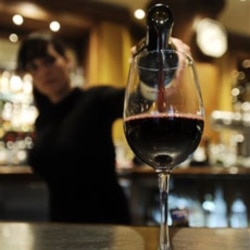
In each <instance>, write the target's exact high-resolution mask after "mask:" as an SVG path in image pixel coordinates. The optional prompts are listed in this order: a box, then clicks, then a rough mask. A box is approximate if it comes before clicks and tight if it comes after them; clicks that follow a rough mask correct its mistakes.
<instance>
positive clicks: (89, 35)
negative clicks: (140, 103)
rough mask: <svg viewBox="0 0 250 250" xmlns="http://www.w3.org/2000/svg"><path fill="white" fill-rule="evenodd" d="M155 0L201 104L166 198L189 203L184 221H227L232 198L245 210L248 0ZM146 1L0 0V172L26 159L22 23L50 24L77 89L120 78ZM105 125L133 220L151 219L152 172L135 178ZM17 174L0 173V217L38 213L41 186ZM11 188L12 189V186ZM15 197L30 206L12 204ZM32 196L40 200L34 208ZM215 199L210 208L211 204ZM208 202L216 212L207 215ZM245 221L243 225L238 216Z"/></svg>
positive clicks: (34, 27)
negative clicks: (188, 54)
mask: <svg viewBox="0 0 250 250" xmlns="http://www.w3.org/2000/svg"><path fill="white" fill-rule="evenodd" d="M163 2H165V3H167V4H169V6H170V8H171V9H172V11H173V15H174V28H173V36H175V37H178V38H180V39H182V40H183V41H184V42H185V43H187V44H188V45H189V46H190V47H191V49H192V55H193V58H194V60H195V62H196V67H197V73H198V76H199V79H200V85H201V90H202V94H203V99H204V104H205V112H206V121H205V122H206V123H205V132H204V135H203V139H202V142H201V145H200V146H199V148H198V149H197V151H196V152H195V154H194V155H193V156H192V158H191V159H189V161H188V162H187V163H185V165H183V169H184V168H185V169H186V170H180V171H184V172H181V173H182V174H180V175H177V176H176V177H175V178H173V179H174V180H173V183H172V189H171V190H173V194H172V198H173V199H170V200H171V202H172V203H171V206H172V208H175V207H178V206H180V207H184V208H185V207H186V208H188V209H189V211H192V216H193V217H191V221H192V223H191V225H192V226H201V225H203V226H204V225H208V226H211V227H212V226H216V224H215V223H216V221H218V219H216V218H218V217H216V215H217V216H219V218H222V217H221V213H223V214H224V215H223V216H225V218H226V219H225V220H224V221H222V222H221V223H224V224H221V225H223V226H225V225H226V226H229V225H230V223H229V219H232V220H236V221H237V218H238V217H237V218H236V219H235V217H232V216H231V208H232V209H233V208H234V209H235V207H236V211H238V210H240V211H243V212H244V213H245V214H243V215H242V214H241V215H242V216H246V209H247V208H248V207H249V205H250V204H249V199H248V197H247V195H248V194H247V192H248V190H249V187H248V186H249V184H248V183H249V178H250V171H249V167H250V128H249V127H250V0H209V1H208V0H165V1H163ZM148 3H149V2H148V1H147V0H133V1H128V0H71V1H68V0H60V1H59V0H53V1H45V0H30V1H24V0H0V121H1V122H0V165H1V166H2V167H3V168H5V170H1V171H2V172H1V173H4V171H5V172H6V169H7V168H6V167H7V166H8V167H14V166H15V167H16V169H18V167H21V168H22V167H28V166H26V156H27V154H26V152H27V149H29V148H30V147H32V143H33V136H34V134H33V123H34V120H35V118H36V116H37V112H36V109H35V107H34V106H33V99H32V79H31V78H30V76H29V75H25V76H19V75H16V73H15V66H16V62H15V61H16V51H17V48H18V46H19V43H20V41H21V40H22V39H23V38H24V37H25V36H26V35H27V34H29V33H30V32H35V31H38V30H39V31H41V30H46V31H51V32H55V34H56V35H57V36H59V37H61V38H63V39H64V40H65V41H66V42H67V43H68V44H69V45H70V50H69V55H70V56H71V57H72V60H73V62H74V67H73V70H72V79H73V83H74V84H76V85H78V86H80V87H83V88H87V87H90V86H93V85H100V84H109V85H114V86H117V87H122V86H125V84H126V78H127V73H128V65H129V63H128V62H129V57H130V49H131V47H132V46H134V45H136V44H137V43H138V42H139V41H140V40H141V39H142V38H143V37H144V36H145V34H146V26H145V11H146V10H147V6H148ZM143 11H144V12H143ZM113 131H114V132H113V133H114V141H115V144H116V148H117V169H118V174H119V176H120V180H121V183H122V184H123V185H124V188H126V189H127V191H128V195H131V200H132V204H131V207H132V210H133V213H134V222H135V223H138V224H144V223H158V219H159V217H158V216H159V213H158V211H157V209H156V208H157V207H158V201H157V200H154V199H156V198H155V197H157V196H156V195H155V192H156V190H157V184H156V183H155V182H154V181H155V176H154V175H152V178H153V179H152V180H151V177H150V176H151V175H147V178H146V181H145V179H144V178H145V176H142V175H141V173H143V174H145V173H144V172H143V171H141V172H140V171H139V170H138V169H139V167H138V168H137V167H135V165H134V162H133V160H134V156H133V154H132V153H131V151H130V150H129V148H128V146H127V144H126V141H125V138H124V135H123V129H122V121H121V120H119V121H117V123H115V124H114V130H113ZM194 166H196V167H198V168H199V169H202V171H203V173H204V174H203V175H200V172H201V170H197V169H196V168H195V167H194ZM187 167H188V168H187ZM192 167H193V168H192ZM135 168H137V170H135V172H136V173H137V171H138V172H139V174H138V176H137V177H136V178H137V179H136V180H135V179H133V178H131V177H130V176H129V177H128V176H126V175H125V174H124V171H123V170H126V171H128V170H131V169H135ZM22 169H24V168H22ZM25 169H27V168H25ZM141 169H142V168H141ZM195 169H196V170H197V171H196V170H195ZM215 169H216V170H215ZM218 169H219V170H218ZM131 171H134V170H131ZM147 171H148V170H147ZM147 171H146V173H148V172H147ZM177 171H178V169H177ZM214 171H215V172H214ZM218 171H219V173H220V174H218ZM27 172H29V171H27ZM187 174H188V176H189V177H190V178H187V176H186V175H187ZM217 174H218V175H217ZM1 176H2V175H1V174H0V178H3V177H1ZM27 176H28V177H27ZM27 176H26V177H25V178H28V180H29V182H27V179H25V181H23V179H22V181H21V184H20V182H19V184H20V185H21V187H22V188H20V185H17V182H15V181H14V182H15V185H17V186H15V185H14V186H13V183H12V182H10V180H7V181H6V182H5V184H6V185H5V187H4V188H3V187H0V218H5V219H6V218H17V219H20V217H21V218H25V219H27V218H30V219H46V207H44V205H43V204H44V203H43V199H46V198H47V196H46V190H45V188H44V186H43V185H42V184H41V183H40V182H37V181H34V179H32V178H31V177H30V173H29V174H28V175H27ZM232 176H234V177H233V179H232ZM12 177H13V176H12ZM18 178H20V176H19V177H18ZM140 178H141V179H140ZM142 178H143V179H142ZM12 180H13V179H12ZM18 180H19V181H20V179H18ZM142 180H143V181H142ZM30 181H31V182H30ZM24 183H25V185H26V186H25V188H24V186H23V185H24ZM27 183H28V184H27ZM175 184H177V185H175ZM10 186H11V187H12V189H10ZM187 186H188V187H189V188H188V190H186V187H187ZM13 187H16V190H14V191H13ZM178 187H179V189H178ZM197 187H198V188H197ZM232 187H234V190H233V188H232ZM11 190H12V191H11ZM21 190H22V193H19V192H21ZM197 190H198V191H197ZM187 191H188V193H189V195H187ZM17 193H18V195H17ZM38 193H39V195H37V194H38ZM190 194H192V195H190ZM6 197H7V198H6ZM17 197H18V199H17ZM138 197H140V199H138ZM38 198H40V199H39V200H37V199H38ZM239 199H240V201H239ZM23 200H26V202H29V204H30V205H29V206H25V207H22V206H23V205H22V204H23V203H22V202H23ZM34 200H36V202H37V204H40V203H41V204H40V205H39V206H35V207H36V208H35V207H34V202H33V201H34ZM150 200H151V201H152V200H154V201H155V203H154V204H152V202H151V203H150ZM39 202H40V203H39ZM234 202H236V205H238V207H237V206H236V205H234V204H235V203H234ZM215 203H216V204H217V206H219V208H220V209H215ZM144 204H146V205H144ZM178 204H179V205H178ZM218 204H219V205H218ZM242 204H243V205H242ZM233 205H234V207H233ZM242 206H243V208H242ZM37 207H39V208H40V210H37ZM239 207H240V209H239ZM146 208H147V209H146ZM22 209H23V210H22ZM237 209H238V210H237ZM244 209H245V210H244ZM18 211H19V212H18ZM20 211H23V214H22V213H21V212H20ZM31 211H32V212H31ZM218 211H220V213H219V215H218V214H215V215H214V214H213V212H216V213H217V212H218ZM211 214H212V215H211ZM210 215H211V216H212V217H211V218H210ZM247 216H248V214H247ZM223 218H224V217H223ZM220 221H221V220H220ZM225 221H226V222H227V223H225ZM246 221H247V225H248V219H247V220H246ZM209 223H211V224H209ZM234 225H235V224H234ZM244 226H245V225H244Z"/></svg>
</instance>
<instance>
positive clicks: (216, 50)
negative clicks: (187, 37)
mask: <svg viewBox="0 0 250 250" xmlns="http://www.w3.org/2000/svg"><path fill="white" fill-rule="evenodd" d="M196 41H197V45H198V46H199V48H200V49H201V51H202V52H203V53H204V54H205V55H208V56H212V57H217V58H218V57H221V56H222V55H223V54H224V53H225V52H226V51H227V33H226V30H225V28H224V27H223V25H222V24H221V23H219V22H217V21H216V20H213V19H209V18H205V19H202V20H201V21H200V22H199V23H198V24H197V26H196Z"/></svg>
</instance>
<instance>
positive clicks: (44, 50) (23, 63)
mask: <svg viewBox="0 0 250 250" xmlns="http://www.w3.org/2000/svg"><path fill="white" fill-rule="evenodd" d="M48 45H52V46H53V47H54V49H55V50H56V51H57V52H58V53H59V54H60V55H61V56H63V57H66V46H65V44H64V43H63V42H62V41H61V40H60V39H58V38H57V37H54V36H53V35H52V34H50V33H44V32H39V33H38V32H36V33H32V34H30V35H29V36H28V37H27V38H25V39H24V40H23V41H22V42H21V44H20V47H19V51H18V53H17V68H16V71H17V72H18V73H23V72H25V71H26V67H27V64H28V63H29V62H31V61H32V60H34V59H36V58H44V57H46V56H47V55H48ZM33 96H34V102H35V105H36V107H37V108H38V110H39V113H40V115H41V114H46V113H47V112H49V110H50V109H51V102H50V100H49V98H48V97H47V96H45V95H43V94H42V93H40V92H39V91H38V90H37V89H36V88H34V86H33Z"/></svg>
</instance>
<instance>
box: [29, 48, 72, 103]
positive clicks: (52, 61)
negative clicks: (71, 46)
mask: <svg viewBox="0 0 250 250" xmlns="http://www.w3.org/2000/svg"><path fill="white" fill-rule="evenodd" d="M26 68H27V71H28V72H29V73H30V74H31V76H32V78H33V84H34V87H35V88H36V89H37V90H38V91H39V92H41V93H42V94H44V95H46V96H48V97H49V99H51V101H53V102H57V101H59V100H60V99H61V98H62V97H64V96H65V95H66V94H67V93H68V91H69V89H70V74H69V73H70V61H69V60H68V59H67V58H65V57H63V56H61V55H60V54H59V53H58V52H57V51H56V50H55V49H54V47H53V46H52V45H48V47H47V55H46V56H45V57H43V58H36V59H34V60H33V61H31V62H29V63H28V64H27V67H26Z"/></svg>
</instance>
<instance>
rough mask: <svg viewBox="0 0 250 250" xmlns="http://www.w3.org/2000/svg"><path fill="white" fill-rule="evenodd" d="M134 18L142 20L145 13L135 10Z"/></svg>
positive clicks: (141, 10)
mask: <svg viewBox="0 0 250 250" xmlns="http://www.w3.org/2000/svg"><path fill="white" fill-rule="evenodd" d="M134 17H135V18H136V19H139V20H142V19H143V18H144V17H145V11H144V10H143V9H137V10H135V12H134Z"/></svg>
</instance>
